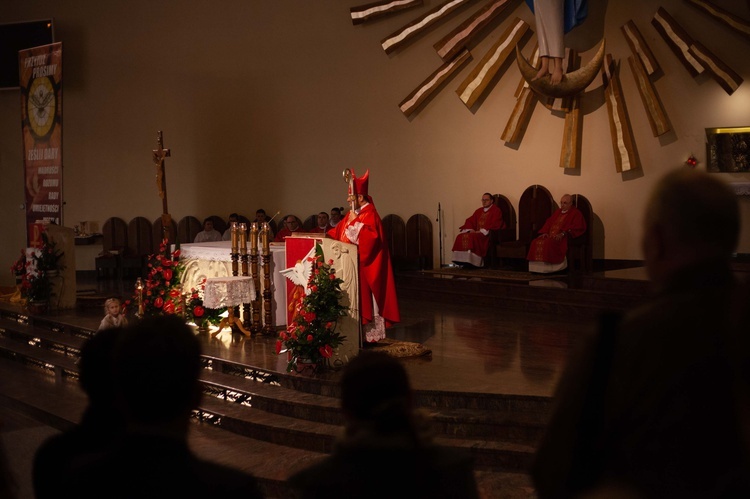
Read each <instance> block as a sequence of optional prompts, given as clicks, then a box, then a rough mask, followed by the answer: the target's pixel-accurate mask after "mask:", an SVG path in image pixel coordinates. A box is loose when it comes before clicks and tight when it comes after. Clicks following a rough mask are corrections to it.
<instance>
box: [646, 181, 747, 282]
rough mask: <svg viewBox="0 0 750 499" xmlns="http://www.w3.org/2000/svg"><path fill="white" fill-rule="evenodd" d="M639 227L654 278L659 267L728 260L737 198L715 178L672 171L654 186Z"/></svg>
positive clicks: (735, 233) (733, 244)
mask: <svg viewBox="0 0 750 499" xmlns="http://www.w3.org/2000/svg"><path fill="white" fill-rule="evenodd" d="M643 226H644V231H643V238H644V239H643V252H644V257H645V259H646V264H647V268H648V269H649V273H650V274H651V275H652V278H653V277H654V274H656V275H658V274H659V268H665V269H667V270H669V269H675V268H679V267H681V266H684V265H687V264H692V263H695V262H698V261H701V260H706V259H711V258H725V259H729V258H730V257H731V255H732V252H733V251H734V249H735V247H736V245H737V240H738V236H739V227H740V214H739V206H738V203H737V198H736V196H735V194H734V192H732V190H731V189H730V188H729V186H727V184H726V183H724V182H722V181H721V180H719V179H718V178H716V177H715V176H712V175H710V174H707V173H703V172H700V171H694V170H689V169H680V170H676V171H673V172H671V173H668V174H667V175H665V176H664V177H663V178H662V179H661V180H659V182H658V183H657V184H656V187H655V188H654V190H653V192H652V193H651V197H650V198H649V202H648V204H647V205H646V213H645V217H644V224H643Z"/></svg>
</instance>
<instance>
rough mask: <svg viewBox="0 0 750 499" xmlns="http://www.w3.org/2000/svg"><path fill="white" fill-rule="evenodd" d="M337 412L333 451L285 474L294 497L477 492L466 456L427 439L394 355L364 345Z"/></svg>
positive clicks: (349, 368) (434, 498) (346, 377)
mask: <svg viewBox="0 0 750 499" xmlns="http://www.w3.org/2000/svg"><path fill="white" fill-rule="evenodd" d="M341 409H342V411H343V414H344V418H345V430H344V435H343V437H342V438H341V439H339V440H338V441H337V443H336V445H335V446H334V449H333V453H332V454H331V455H330V456H327V457H325V458H324V459H322V460H321V461H320V462H318V463H315V464H313V465H311V466H309V467H307V468H305V469H303V470H301V471H298V472H297V473H295V474H293V475H292V476H291V477H290V478H289V480H288V483H289V484H290V485H291V486H292V487H293V488H294V490H295V491H296V492H297V493H298V496H296V497H300V498H302V499H312V498H327V499H331V498H354V497H356V498H373V499H374V498H378V499H381V498H384V497H388V498H409V499H411V498H415V497H429V498H431V499H440V498H449V497H450V498H457V497H460V498H463V499H467V498H468V499H471V498H476V497H479V496H478V491H477V485H476V482H475V480H474V473H473V469H472V468H473V465H472V460H471V458H470V457H469V456H468V455H465V454H463V453H461V452H457V451H455V450H449V449H446V448H442V447H439V446H436V445H435V444H434V443H433V442H432V440H431V437H430V434H429V431H427V428H426V417H420V416H421V415H420V414H419V413H418V412H417V411H415V409H414V407H413V396H412V390H411V387H410V385H409V379H408V376H407V373H406V371H405V370H404V367H403V366H402V365H401V364H400V363H399V361H398V360H396V359H395V358H393V357H391V356H389V355H388V354H386V353H383V352H377V351H373V350H363V351H361V352H360V353H359V355H357V356H356V357H355V358H354V359H352V360H351V362H349V364H347V365H346V366H345V367H344V373H343V376H342V379H341ZM384 469H387V473H386V472H385V471H384Z"/></svg>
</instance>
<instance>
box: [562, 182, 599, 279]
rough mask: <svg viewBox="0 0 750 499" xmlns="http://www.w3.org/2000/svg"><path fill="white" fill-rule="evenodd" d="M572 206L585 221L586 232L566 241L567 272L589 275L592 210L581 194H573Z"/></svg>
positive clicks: (592, 233) (591, 256)
mask: <svg viewBox="0 0 750 499" xmlns="http://www.w3.org/2000/svg"><path fill="white" fill-rule="evenodd" d="M572 197H573V206H575V207H576V208H578V209H579V210H580V212H581V214H582V215H583V219H584V220H586V232H584V233H583V234H581V235H580V236H578V237H574V238H572V239H570V240H569V241H568V254H567V258H568V271H569V272H577V271H579V270H580V271H582V272H586V273H589V272H591V271H592V270H593V268H594V256H593V255H594V248H593V243H594V210H593V209H592V208H591V203H590V202H589V200H588V199H586V197H585V196H583V194H573V195H572Z"/></svg>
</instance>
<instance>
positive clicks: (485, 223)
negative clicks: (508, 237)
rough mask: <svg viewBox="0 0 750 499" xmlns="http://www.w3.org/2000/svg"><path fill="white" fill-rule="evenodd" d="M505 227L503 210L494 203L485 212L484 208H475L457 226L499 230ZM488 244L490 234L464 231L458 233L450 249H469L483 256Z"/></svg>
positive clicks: (460, 228)
mask: <svg viewBox="0 0 750 499" xmlns="http://www.w3.org/2000/svg"><path fill="white" fill-rule="evenodd" d="M504 228H505V222H504V221H503V212H502V211H501V210H500V208H498V207H497V206H496V205H494V204H493V205H490V209H489V210H487V211H486V212H485V211H484V208H479V209H477V210H476V211H475V212H474V214H472V215H471V216H470V217H469V218H467V219H466V222H464V224H463V225H462V226H461V227H459V228H458V229H459V230H464V229H470V230H476V231H478V230H480V229H487V230H499V229H504ZM489 245H490V236H489V234H488V235H486V236H485V235H484V234H482V233H481V232H466V233H464V234H459V235H458V237H456V241H455V242H454V243H453V250H452V251H471V252H472V253H474V254H476V255H478V256H480V257H482V258H484V257H485V256H487V248H489Z"/></svg>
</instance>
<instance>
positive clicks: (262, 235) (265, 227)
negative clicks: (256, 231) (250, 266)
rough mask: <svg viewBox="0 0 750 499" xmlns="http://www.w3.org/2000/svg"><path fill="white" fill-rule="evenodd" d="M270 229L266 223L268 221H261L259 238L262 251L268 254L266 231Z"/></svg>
mask: <svg viewBox="0 0 750 499" xmlns="http://www.w3.org/2000/svg"><path fill="white" fill-rule="evenodd" d="M269 230H271V228H270V227H269V225H268V222H263V230H261V231H260V239H261V243H262V244H263V253H264V254H268V251H269V249H270V246H269V243H268V231H269Z"/></svg>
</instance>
